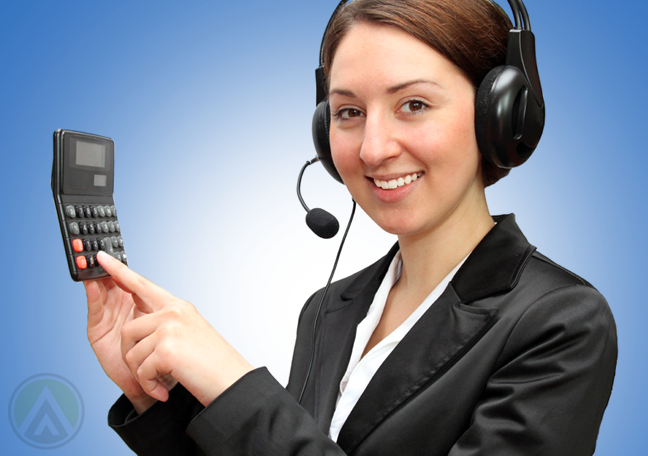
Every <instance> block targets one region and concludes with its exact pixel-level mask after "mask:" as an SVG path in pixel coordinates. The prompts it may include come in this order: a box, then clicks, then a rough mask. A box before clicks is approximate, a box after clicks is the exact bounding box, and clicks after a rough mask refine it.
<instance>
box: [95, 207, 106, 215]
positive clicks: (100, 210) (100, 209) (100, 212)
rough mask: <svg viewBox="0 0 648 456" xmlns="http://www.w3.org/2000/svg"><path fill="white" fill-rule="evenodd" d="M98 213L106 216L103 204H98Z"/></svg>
mask: <svg viewBox="0 0 648 456" xmlns="http://www.w3.org/2000/svg"><path fill="white" fill-rule="evenodd" d="M97 213H98V214H99V217H105V216H106V210H105V209H104V207H103V206H97Z"/></svg>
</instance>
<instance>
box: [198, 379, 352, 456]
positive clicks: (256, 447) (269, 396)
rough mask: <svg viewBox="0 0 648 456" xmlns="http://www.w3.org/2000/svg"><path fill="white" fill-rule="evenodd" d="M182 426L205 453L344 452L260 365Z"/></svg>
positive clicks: (333, 455)
mask: <svg viewBox="0 0 648 456" xmlns="http://www.w3.org/2000/svg"><path fill="white" fill-rule="evenodd" d="M187 432H188V434H189V435H190V436H191V437H192V438H193V439H194V440H195V441H196V442H197V443H198V445H199V446H200V448H202V450H203V451H204V452H205V454H207V455H260V454H262V455H264V456H265V455H267V456H271V455H276V456H285V455H295V456H298V455H321V456H341V455H344V452H343V451H342V450H341V449H340V448H339V447H338V446H337V445H336V444H335V443H334V442H333V441H332V440H331V439H329V438H328V437H327V436H326V435H324V434H323V433H322V432H321V431H320V430H319V429H318V427H317V425H316V423H315V421H314V419H313V417H312V416H310V414H309V413H308V412H307V411H306V410H304V409H303V408H302V407H301V406H300V405H299V404H298V403H297V401H296V400H295V398H294V397H293V396H292V395H291V394H290V393H289V392H288V391H287V390H286V389H285V388H284V387H282V386H281V385H280V384H279V383H278V382H277V381H276V380H275V379H274V377H272V375H270V373H269V372H268V371H267V369H265V368H261V369H256V370H254V371H252V372H250V373H248V374H246V375H245V376H244V377H242V378H241V379H240V380H239V381H238V382H236V383H235V384H234V385H232V386H231V387H230V388H228V389H227V390H226V391H225V392H224V393H223V394H221V395H220V396H219V397H217V398H216V400H215V401H214V402H212V403H211V404H210V405H209V406H208V407H207V408H206V409H205V410H204V411H203V412H201V413H200V414H199V415H198V416H197V417H196V418H195V419H194V420H193V421H192V422H191V424H190V425H189V428H188V429H187Z"/></svg>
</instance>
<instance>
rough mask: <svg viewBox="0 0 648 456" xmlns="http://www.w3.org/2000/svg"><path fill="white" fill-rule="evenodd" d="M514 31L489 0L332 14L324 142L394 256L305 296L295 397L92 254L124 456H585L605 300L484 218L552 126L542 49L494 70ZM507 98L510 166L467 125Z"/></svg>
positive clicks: (609, 341)
mask: <svg viewBox="0 0 648 456" xmlns="http://www.w3.org/2000/svg"><path fill="white" fill-rule="evenodd" d="M510 4H511V6H512V9H513V11H514V14H515V16H516V24H517V23H518V22H520V21H522V19H524V20H523V22H525V24H526V25H528V16H527V15H526V10H525V9H524V6H523V5H522V3H521V2H520V1H519V0H518V1H513V0H511V1H510ZM509 27H510V23H509V21H508V20H507V19H506V17H505V16H504V15H503V12H502V11H501V10H500V9H499V7H497V6H496V5H495V4H493V3H492V2H490V1H488V0H460V1H457V0H453V1H450V0H354V1H352V2H350V3H349V4H348V5H347V4H346V2H345V1H343V2H341V3H340V6H339V7H338V10H336V13H335V14H334V17H333V18H332V20H331V22H330V24H329V27H328V28H327V32H326V34H325V38H324V43H323V47H322V56H321V57H322V59H321V60H322V63H323V65H324V66H323V68H322V69H321V70H319V71H318V74H319V75H320V82H321V83H323V82H326V84H325V86H320V87H319V90H318V93H319V98H320V100H319V101H321V103H320V105H319V106H318V109H317V111H316V115H315V124H316V127H317V128H315V131H316V132H321V131H323V132H324V137H322V138H317V137H316V148H317V150H318V155H320V156H321V158H322V160H323V161H324V162H325V165H326V167H327V170H328V171H329V172H330V173H331V174H332V176H333V177H335V178H336V179H341V180H342V181H343V182H344V184H346V186H347V188H348V190H349V192H350V193H351V195H352V196H353V198H354V200H356V201H357V202H358V204H360V205H361V207H362V208H363V209H364V210H365V212H366V213H367V214H368V215H369V216H370V217H371V218H372V219H373V220H374V221H375V222H376V223H377V224H378V225H379V226H380V227H381V228H382V229H384V230H385V231H388V232H390V233H394V234H396V235H397V236H398V243H397V244H396V245H395V246H394V247H393V248H392V249H391V250H390V252H388V253H387V255H385V256H384V257H383V258H382V259H381V260H379V261H378V262H376V263H375V264H373V265H371V266H369V267H368V268H366V269H364V270H362V271H360V272H358V273H356V274H354V275H352V276H350V277H348V278H346V279H342V280H340V281H338V282H334V283H333V284H331V286H330V288H327V289H325V290H320V291H318V292H316V293H315V294H313V296H312V297H311V298H310V299H309V300H308V302H307V303H306V305H305V306H304V308H303V310H302V313H301V315H300V318H299V327H298V330H297V339H296V343H295V352H294V356H293V362H292V368H291V373H290V380H289V384H288V386H287V387H286V388H285V389H284V388H283V387H282V386H281V385H279V384H278V383H277V382H276V381H275V380H274V379H273V378H272V376H271V375H270V374H269V373H268V371H267V370H265V369H253V367H252V366H251V365H250V364H249V363H247V362H246V361H245V360H244V359H243V358H242V357H241V356H240V355H239V354H238V353H237V352H236V351H235V350H234V349H233V348H232V347H231V346H230V345H229V344H228V343H227V342H226V341H225V340H224V339H223V338H222V337H221V336H220V335H219V334H218V332H216V331H215V330H214V329H213V328H212V327H211V326H210V325H209V324H208V323H207V321H206V320H205V319H204V318H203V317H202V316H201V315H200V314H199V313H198V312H197V311H196V309H195V307H194V306H192V305H191V304H190V303H188V302H186V301H183V300H181V299H178V298H176V297H174V296H172V295H171V294H169V293H168V292H166V291H165V290H162V289H161V288H159V287H157V286H156V285H154V284H152V283H150V282H149V281H147V280H146V279H144V278H142V277H140V276H139V275H137V274H136V273H135V272H133V271H131V270H130V269H128V268H127V267H126V266H124V265H123V264H121V263H119V262H118V261H116V260H114V259H112V258H110V257H109V256H108V255H100V256H98V260H99V262H100V263H101V265H102V266H103V267H104V268H105V269H106V271H108V272H109V273H110V274H111V276H112V279H107V280H104V281H102V282H96V283H87V284H86V289H87V296H88V306H89V318H88V336H89V339H90V342H91V344H92V346H93V349H94V350H95V353H96V355H97V358H98V359H99V361H100V362H101V364H102V366H103V367H104V370H105V371H106V373H107V374H108V375H109V376H110V378H111V379H113V381H115V383H116V384H117V385H118V386H119V387H120V388H121V389H122V391H123V392H124V396H122V398H120V399H119V400H118V401H117V403H116V404H115V405H114V406H113V408H112V409H111V411H110V415H109V422H110V424H111V426H112V427H113V428H114V429H115V430H116V431H117V432H118V433H119V435H120V436H121V437H122V438H123V439H124V440H125V441H126V443H127V444H128V445H129V446H130V447H131V448H132V449H133V450H134V451H136V452H137V453H138V454H150V455H164V454H169V455H177V454H210V455H264V454H268V455H288V454H290V455H343V454H354V455H366V456H381V455H389V456H392V455H433V456H442V455H452V456H467V455H477V454H479V455H494V454H520V455H522V454H535V455H547V456H549V455H551V456H556V455H564V456H574V455H576V456H580V455H591V454H592V453H593V452H594V449H595V446H596V438H597V434H598V429H599V426H600V423H601V419H602V416H603V412H604V410H605V407H606V405H607V402H608V399H609V396H610V392H611V388H612V382H613V379H614V370H615V364H616V356H617V343H616V329H615V324H614V319H613V317H612V314H611V312H610V309H609V307H608V305H607V302H606V301H605V299H604V298H603V297H602V296H601V295H600V294H599V293H598V292H597V291H596V290H595V289H594V288H593V287H592V286H591V285H590V284H589V283H588V282H586V281H585V280H583V279H581V278H580V277H578V276H576V275H575V274H573V273H571V272H569V271H567V270H565V269H564V268H562V267H560V266H558V265H556V264H555V263H553V262H552V261H550V260H549V259H548V258H546V257H545V256H543V255H541V254H540V253H538V252H537V251H536V248H535V247H534V246H532V245H531V244H530V243H529V242H528V241H527V240H526V238H525V237H524V235H523V234H522V232H521V231H520V229H519V228H518V226H517V225H516V223H515V217H514V216H513V215H508V216H494V217H493V216H491V215H490V214H489V211H488V206H487V204H486V198H485V194H484V187H485V186H487V185H490V184H492V183H494V182H495V181H497V179H499V178H501V177H502V176H503V175H505V174H506V172H507V171H508V169H507V166H508V167H510V166H514V165H517V164H520V163H521V162H523V161H524V160H525V159H526V158H528V154H530V152H531V151H532V150H533V147H535V143H537V140H538V139H539V134H540V132H541V130H542V124H543V119H544V111H543V110H540V111H538V112H534V111H533V109H536V108H534V106H536V107H537V106H540V107H542V94H541V90H540V86H539V79H538V77H537V73H536V72H535V66H533V65H528V64H529V60H527V59H528V53H529V52H530V51H529V49H531V51H532V46H531V48H530V47H529V46H530V44H532V43H533V42H532V35H529V34H530V31H529V30H527V29H524V30H522V29H520V30H513V31H511V34H510V38H509V40H510V41H511V42H510V43H508V45H509V52H508V55H509V57H510V56H511V55H514V56H515V55H517V54H516V52H517V51H515V47H516V43H517V44H520V43H522V44H524V46H520V49H521V51H520V54H519V58H518V59H516V58H514V59H512V60H514V61H515V62H508V63H517V64H519V63H520V61H521V62H523V64H521V65H519V66H521V67H524V68H523V69H520V68H519V66H515V65H507V66H504V64H505V63H506V62H507V60H506V59H505V56H506V55H507V38H506V36H507V33H508V28H509ZM511 49H513V51H511ZM322 76H325V79H322ZM520 81H521V82H520ZM484 87H485V89H484ZM484 91H485V92H484ZM507 91H508V92H507ZM511 91H514V92H513V96H508V95H507V96H505V97H501V98H504V99H508V100H510V101H511V102H510V103H509V104H508V108H507V109H509V110H512V111H514V112H513V113H511V112H506V113H503V114H502V113H501V111H502V109H503V108H502V106H505V105H506V103H504V102H503V103H501V104H497V109H494V111H496V112H495V114H494V115H495V116H497V117H496V119H498V122H495V123H496V124H503V125H506V126H507V128H508V130H511V131H507V132H506V133H507V134H509V136H511V138H510V141H509V142H510V143H511V144H513V147H512V149H514V151H513V154H514V155H515V154H516V153H517V152H520V154H519V155H515V156H514V157H513V160H512V162H511V163H508V164H506V163H505V165H506V166H505V167H504V168H499V167H497V166H495V164H494V162H497V160H495V159H493V157H492V156H491V155H489V154H488V153H487V151H486V150H484V145H486V147H489V148H490V142H489V141H486V140H484V138H483V137H482V133H483V127H482V126H480V125H481V123H480V120H479V119H481V117H483V116H486V117H489V116H491V114H489V113H490V111H491V109H490V99H489V98H488V97H489V94H490V93H494V94H502V93H509V92H511ZM484 93H486V95H484ZM509 95H510V94H509ZM484 96H486V100H484V99H483V97H484ZM493 96H494V97H496V96H495V95H493ZM496 98H497V97H496ZM476 100H477V101H476ZM499 101H502V100H500V99H498V103H499ZM504 101H506V100H504ZM329 112H330V113H331V114H330V117H329ZM322 114H324V115H325V117H324V118H321V119H320V117H319V116H320V115H322ZM476 118H477V120H476ZM511 119H513V122H512V123H507V121H508V120H511ZM320 120H321V122H320ZM490 120H492V119H490ZM527 124H531V126H530V129H531V131H532V133H533V135H531V136H532V138H531V139H530V140H529V139H527V138H526V133H527V131H528V130H527V126H528V125H527ZM320 127H322V128H320ZM525 141H527V142H528V143H529V144H531V145H529V144H527V143H525ZM329 146H330V147H329ZM496 149H497V147H496ZM499 152H500V151H499V150H498V151H497V153H499ZM506 152H507V154H508V152H510V151H506ZM504 155H506V154H504ZM509 157H510V155H509ZM499 164H500V165H502V163H499ZM509 165H510V166H509Z"/></svg>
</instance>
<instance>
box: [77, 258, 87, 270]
mask: <svg viewBox="0 0 648 456" xmlns="http://www.w3.org/2000/svg"><path fill="white" fill-rule="evenodd" d="M75 261H76V265H77V268H79V269H85V268H87V267H88V261H87V260H86V257H84V256H82V255H80V256H78V257H76V258H75Z"/></svg>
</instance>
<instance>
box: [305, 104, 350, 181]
mask: <svg viewBox="0 0 648 456" xmlns="http://www.w3.org/2000/svg"><path fill="white" fill-rule="evenodd" d="M330 123H331V110H330V108H329V104H328V101H327V100H324V101H321V102H320V103H319V104H318V105H317V107H316V108H315V113H314V114H313V142H314V143H315V151H316V152H317V156H318V158H319V159H320V161H321V162H322V165H324V169H326V171H328V173H329V174H330V175H331V176H333V178H334V179H335V180H336V181H338V182H340V183H341V184H344V182H342V178H341V177H340V173H338V171H337V169H336V168H335V164H334V163H333V157H332V155H331V143H330V141H329V125H330Z"/></svg>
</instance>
